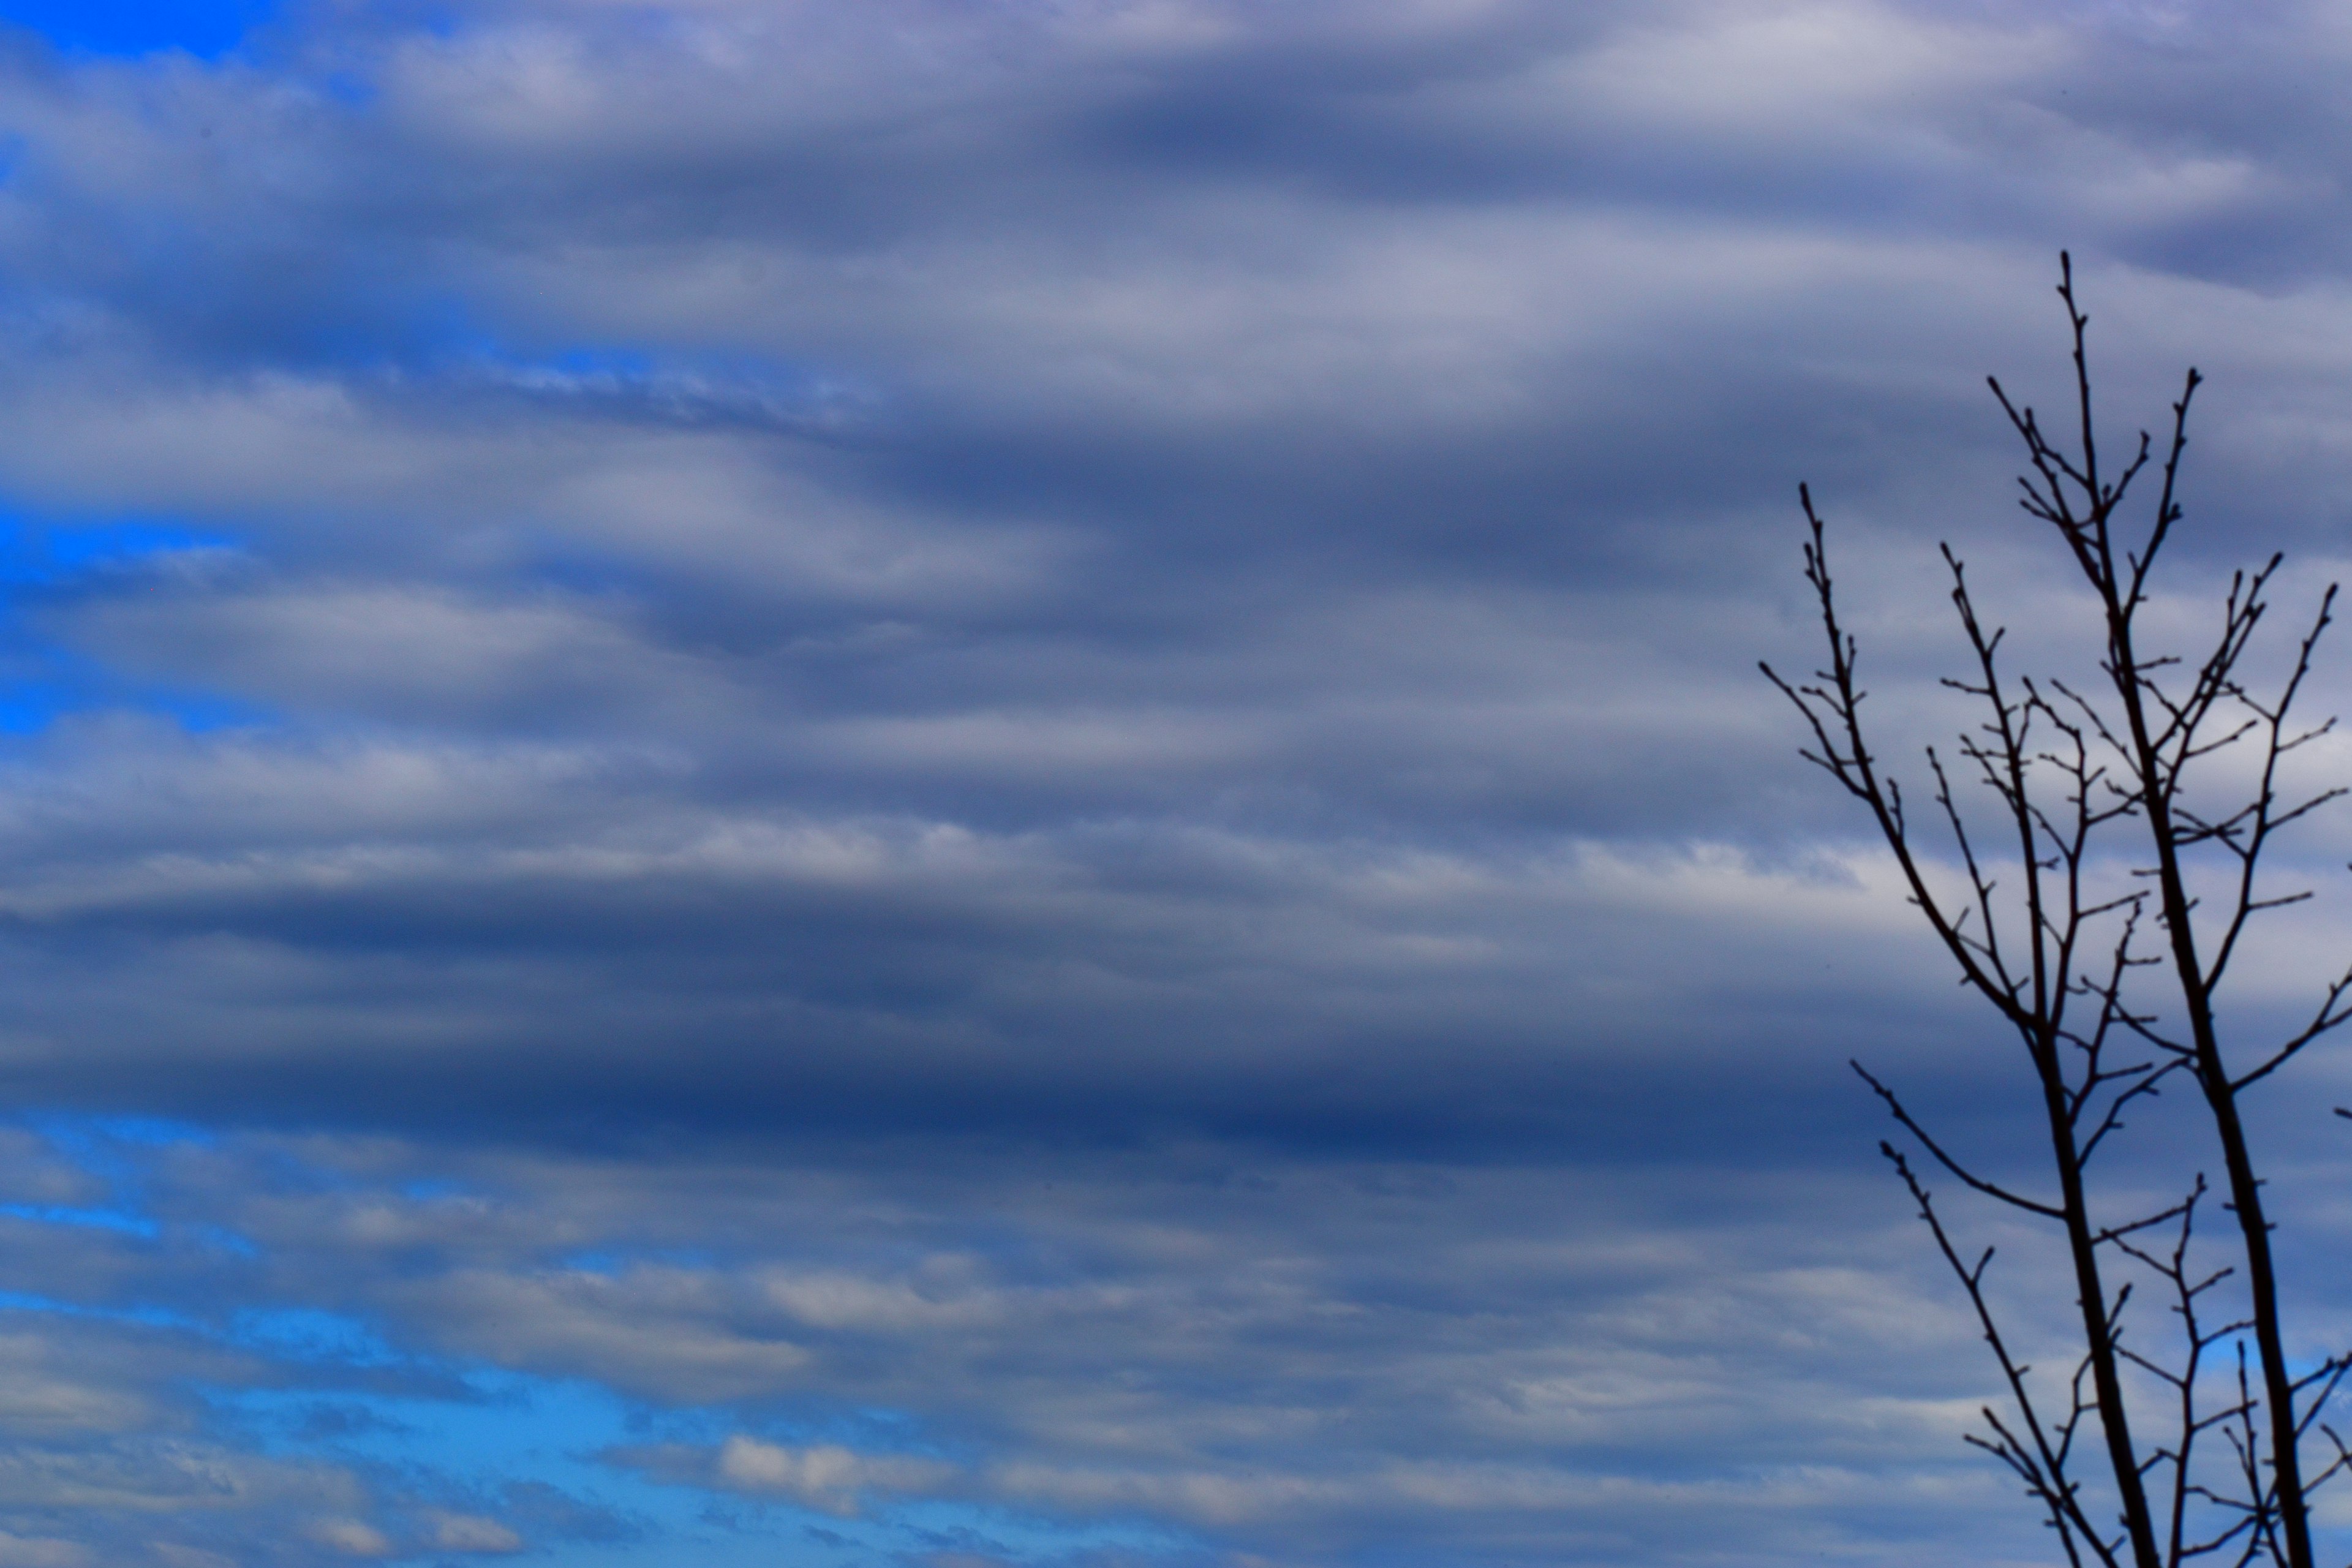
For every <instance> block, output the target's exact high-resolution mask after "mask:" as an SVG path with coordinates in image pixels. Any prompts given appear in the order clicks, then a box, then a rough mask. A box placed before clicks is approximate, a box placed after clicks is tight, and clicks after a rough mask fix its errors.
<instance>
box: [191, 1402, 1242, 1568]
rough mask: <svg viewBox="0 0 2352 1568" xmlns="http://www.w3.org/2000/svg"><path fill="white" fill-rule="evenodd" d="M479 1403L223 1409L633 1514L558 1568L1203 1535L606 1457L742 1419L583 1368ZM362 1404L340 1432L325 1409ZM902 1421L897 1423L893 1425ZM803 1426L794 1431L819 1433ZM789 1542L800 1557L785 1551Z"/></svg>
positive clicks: (365, 1460)
mask: <svg viewBox="0 0 2352 1568" xmlns="http://www.w3.org/2000/svg"><path fill="white" fill-rule="evenodd" d="M466 1382H467V1385H468V1386H469V1387H470V1388H471V1389H472V1390H473V1392H474V1393H475V1394H477V1395H478V1397H477V1398H475V1399H471V1400H450V1399H433V1398H424V1397H417V1396H413V1395H407V1394H398V1395H386V1394H345V1393H341V1392H338V1393H335V1394H330V1395H322V1394H319V1393H317V1392H315V1391H311V1392H302V1391H291V1390H284V1389H217V1390H214V1391H211V1394H210V1398H211V1399H212V1401H213V1403H214V1405H215V1407H216V1408H218V1409H220V1410H222V1411H223V1412H224V1413H225V1414H226V1415H230V1416H231V1418H232V1419H233V1420H235V1421H236V1423H237V1424H238V1425H239V1426H242V1427H243V1428H244V1429H245V1430H246V1432H247V1435H248V1436H249V1437H250V1438H252V1439H253V1440H255V1441H257V1443H258V1444H259V1445H260V1446H261V1447H263V1449H264V1450H265V1451H266V1452H270V1453H273V1454H278V1455H281V1456H286V1457H295V1456H310V1457H317V1456H320V1455H326V1456H331V1457H334V1458H342V1459H345V1460H348V1461H352V1462H358V1463H362V1464H372V1465H375V1466H381V1467H383V1468H388V1469H392V1470H395V1471H397V1472H399V1473H401V1474H402V1475H404V1476H405V1477H409V1478H411V1479H415V1478H417V1477H419V1476H420V1475H426V1476H438V1477H443V1478H446V1479H447V1480H448V1482H449V1484H450V1486H451V1487H452V1489H453V1491H454V1492H456V1493H457V1494H459V1495H460V1496H461V1497H470V1498H472V1499H475V1500H479V1501H478V1503H477V1506H483V1505H486V1504H488V1502H489V1500H494V1499H495V1498H496V1496H497V1494H498V1493H499V1490H500V1489H502V1488H504V1487H507V1486H512V1485H519V1484H537V1485H541V1486H546V1487H551V1488H553V1489H555V1490H556V1491H558V1492H560V1493H562V1494H563V1495H564V1496H566V1497H568V1498H571V1499H572V1500H574V1501H575V1502H579V1503H584V1504H586V1505H588V1506H590V1507H592V1508H594V1509H597V1510H602V1511H603V1512H605V1513H607V1514H609V1515H612V1516H614V1517H615V1518H617V1519H619V1520H622V1521H627V1522H629V1523H630V1524H632V1525H634V1526H635V1529H634V1530H633V1531H629V1532H628V1534H627V1536H626V1538H615V1539H612V1540H601V1541H572V1542H543V1543H542V1542H534V1543H533V1544H534V1545H535V1546H537V1547H538V1551H537V1552H535V1554H534V1558H533V1560H534V1561H539V1562H546V1563H555V1564H560V1565H561V1568H655V1565H656V1564H660V1565H667V1564H674V1563H685V1562H690V1563H695V1564H697V1565H698V1568H774V1565H775V1564H776V1563H779V1562H790V1563H793V1565H794V1568H833V1565H834V1564H836V1563H838V1564H844V1565H846V1564H850V1563H858V1564H867V1563H872V1562H873V1561H875V1559H876V1558H877V1557H886V1558H897V1557H900V1556H903V1555H906V1554H908V1553H910V1552H919V1551H920V1550H923V1549H924V1548H925V1547H926V1546H927V1544H929V1543H932V1542H937V1541H938V1540H940V1539H942V1538H946V1539H957V1540H985V1541H988V1542H995V1543H997V1545H998V1548H999V1549H1000V1550H1001V1551H1003V1552H1008V1553H1010V1554H1011V1555H1012V1556H1013V1559H1014V1560H1015V1561H1020V1562H1036V1563H1050V1562H1053V1561H1055V1560H1057V1559H1061V1558H1066V1557H1071V1556H1076V1555H1077V1554H1080V1553H1083V1552H1089V1551H1094V1552H1100V1551H1106V1550H1119V1549H1124V1550H1125V1551H1128V1552H1139V1553H1149V1554H1154V1555H1158V1554H1162V1553H1167V1554H1175V1555H1183V1554H1188V1553H1189V1552H1192V1550H1194V1549H1195V1548H1194V1546H1193V1543H1192V1542H1187V1541H1185V1540H1183V1539H1182V1538H1181V1537H1178V1536H1175V1535H1173V1534H1171V1532H1169V1531H1164V1530H1160V1529H1157V1528H1154V1527H1151V1526H1148V1525H1136V1524H1116V1523H1115V1524H1094V1523H1087V1524H1071V1525H1066V1524H1059V1523H1055V1522H1053V1521H1042V1520H1033V1519H1024V1518H1021V1517H1017V1516H1014V1515H1012V1514H1010V1513H1007V1512H1006V1511H1004V1510H996V1509H990V1508H983V1507H978V1506H975V1505H971V1504H966V1503H958V1502H920V1503H912V1504H902V1505H893V1506H887V1507H881V1508H877V1509H876V1510H872V1511H871V1512H869V1513H866V1514H865V1515H862V1516H859V1517H855V1518H847V1519H845V1518H841V1517H839V1516H837V1515H835V1514H831V1513H824V1512H818V1511H815V1510H808V1509H804V1508H801V1507H798V1506H796V1505H794V1504H793V1503H790V1502H788V1501H783V1500H764V1499H758V1498H750V1497H743V1496H740V1495H738V1494H735V1493H732V1492H724V1491H717V1490H713V1489H708V1488H704V1487H698V1486H695V1485H692V1484H689V1483H687V1482H682V1481H671V1480H664V1479H656V1478H655V1477H653V1476H649V1475H646V1474H645V1473H643V1472H641V1471H638V1470H636V1469H635V1468H630V1467H628V1466H626V1465H624V1464H618V1463H615V1462H614V1460H613V1459H612V1458H610V1457H609V1456H610V1455H611V1454H612V1453H613V1452H614V1450H625V1449H629V1448H638V1447H650V1446H654V1445H661V1444H686V1445H692V1446H697V1447H712V1446H715V1445H717V1444H718V1443H719V1442H722V1441H723V1440H724V1439H725V1438H726V1437H727V1436H728V1435H729V1434H730V1433H731V1432H734V1431H737V1430H740V1426H738V1425H737V1424H736V1423H734V1422H733V1421H731V1420H730V1419H729V1418H727V1417H726V1416H724V1415H721V1414H719V1413H718V1412H714V1411H709V1410H685V1411H659V1410H653V1409H649V1408H647V1407H646V1406H643V1405H637V1404H635V1403H633V1402H631V1401H629V1400H626V1399H624V1398H622V1397H621V1396H619V1395H618V1394H614V1393H613V1392H612V1391H611V1390H609V1389H606V1388H604V1387H602V1386H600V1385H597V1384H591V1383H586V1382H581V1381H576V1380H562V1379H551V1378H540V1377H532V1376H528V1375H525V1374H521V1373H511V1372H503V1371H488V1370H485V1371H478V1372H474V1373H467V1377H466ZM329 1406H331V1407H334V1408H335V1409H336V1410H338V1411H339V1412H341V1411H348V1410H352V1409H356V1410H357V1411H358V1412H359V1413H360V1414H361V1415H362V1419H360V1420H358V1421H352V1420H350V1419H349V1418H348V1416H346V1417H345V1418H344V1419H342V1420H341V1422H340V1423H339V1425H340V1426H341V1427H342V1428H343V1430H342V1431H341V1433H340V1434H339V1435H338V1436H336V1437H335V1438H333V1439H331V1440H322V1439H320V1437H319V1436H317V1431H318V1428H319V1426H320V1424H319V1423H317V1422H315V1421H314V1420H313V1419H312V1416H313V1415H314V1414H315V1413H316V1412H318V1411H320V1410H321V1409H322V1408H325V1407H329ZM894 1424H895V1423H894ZM808 1436H809V1434H805V1433H799V1434H792V1435H787V1436H784V1438H783V1439H782V1440H785V1441H796V1440H807V1437H808ZM786 1553H788V1555H786Z"/></svg>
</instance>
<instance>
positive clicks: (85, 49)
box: [0, 0, 278, 59]
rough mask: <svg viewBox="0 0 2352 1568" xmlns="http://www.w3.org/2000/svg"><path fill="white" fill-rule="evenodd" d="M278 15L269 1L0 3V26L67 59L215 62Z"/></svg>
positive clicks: (32, 0) (61, 0)
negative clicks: (155, 57) (173, 53)
mask: <svg viewBox="0 0 2352 1568" xmlns="http://www.w3.org/2000/svg"><path fill="white" fill-rule="evenodd" d="M277 11H278V6H277V5H275V4H274V3H273V0H0V21H5V22H8V23H10V24H13V25H14V26H18V27H24V28H27V29H29V30H30V31H33V32H36V33H38V34H40V35H41V36H42V37H45V38H47V39H48V40H49V42H51V43H52V44H54V45H56V46H57V47H58V48H60V49H63V50H65V51H67V52H68V53H69V54H80V55H110V56H122V57H131V58H136V57H139V56H142V55H152V54H156V53H159V52H161V51H163V50H167V49H169V50H177V51H179V52H181V53H183V54H190V55H194V56H196V57H197V58H201V59H216V58H219V57H220V56H222V55H225V54H226V53H228V52H229V51H230V50H231V49H234V48H236V47H237V45H238V44H240V43H242V42H244V41H245V38H246V36H247V34H248V33H250V32H251V31H252V30H253V28H255V27H256V26H259V25H260V24H262V23H263V22H266V21H268V20H269V19H270V18H271V17H272V16H274V15H276V13H277Z"/></svg>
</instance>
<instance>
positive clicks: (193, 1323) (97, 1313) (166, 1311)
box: [0, 1290, 208, 1334]
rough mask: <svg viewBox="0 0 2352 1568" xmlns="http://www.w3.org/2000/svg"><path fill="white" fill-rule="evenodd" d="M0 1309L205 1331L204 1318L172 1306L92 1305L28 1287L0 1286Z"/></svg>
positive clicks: (141, 1326)
mask: <svg viewBox="0 0 2352 1568" xmlns="http://www.w3.org/2000/svg"><path fill="white" fill-rule="evenodd" d="M0 1312H53V1313H55V1314H57V1315H58V1317H61V1318H89V1319H91V1320H93V1321H98V1322H104V1323H133V1324H136V1325H137V1326H139V1327H140V1328H142V1329H176V1330H180V1331H184V1332H187V1333H197V1334H201V1333H206V1332H208V1330H207V1329H206V1328H205V1325H204V1323H203V1322H201V1321H198V1320H197V1319H195V1318H193V1317H191V1316H189V1315H188V1314H187V1313H185V1312H180V1311H174V1310H173V1309H171V1308H169V1307H159V1306H155V1305H152V1304H145V1305H139V1306H131V1307H92V1306H89V1305H88V1304H86V1303H84V1302H80V1301H61V1300H58V1299H57V1298H56V1297H54V1296H37V1295H34V1294H32V1293H31V1292H29V1291H25V1290H0Z"/></svg>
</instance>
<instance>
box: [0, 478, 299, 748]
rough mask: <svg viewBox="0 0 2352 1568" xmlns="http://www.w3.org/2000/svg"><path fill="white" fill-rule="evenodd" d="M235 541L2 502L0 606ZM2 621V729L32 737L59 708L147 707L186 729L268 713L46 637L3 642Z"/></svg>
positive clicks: (2, 622)
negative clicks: (111, 663) (42, 513)
mask: <svg viewBox="0 0 2352 1568" xmlns="http://www.w3.org/2000/svg"><path fill="white" fill-rule="evenodd" d="M238 548H240V545H239V543H238V542H237V541H236V539H235V538H233V537H231V536H229V535H227V534H225V533H221V532H219V531H214V530H208V529H204V528H199V527H196V526H194V525H192V524H189V523H187V522H184V521H178V520H175V519H168V518H152V517H137V516H129V517H99V518H75V519H51V518H40V517H35V516H29V515H27V514H26V513H25V512H23V511H21V510H0V608H14V607H15V605H16V604H20V603H22V602H23V601H24V600H25V599H26V597H27V596H32V595H42V596H47V595H73V594H77V593H81V592H88V591H94V590H100V589H101V588H102V584H105V582H106V581H107V580H108V579H109V578H110V577H116V576H119V575H120V574H124V573H128V572H134V571H138V570H141V569H142V568H152V567H153V566H155V565H156V564H157V563H160V562H162V561H164V560H167V559H169V558H172V557H175V556H189V555H197V554H204V553H208V552H228V551H235V550H236V549H238ZM12 601H14V602H15V603H12ZM9 623H10V617H7V616H5V615H0V668H5V675H0V734H10V735H37V734H39V733H41V732H43V731H47V729H49V728H50V727H51V726H52V725H54V724H55V723H56V722H57V721H58V720H59V719H61V718H64V717H66V716H67V715H69V714H72V713H77V712H86V711H89V710H100V709H105V710H132V711H137V712H144V713H149V714H152V715H154V716H156V717H159V718H163V719H168V720H170V721H173V722H174V723H176V724H178V725H179V726H180V728H181V729H182V730H183V731H186V732H188V733H190V734H203V733H206V732H208V731H218V730H224V729H232V728H237V727H242V726H253V725H258V724H264V723H268V722H269V721H270V720H271V717H272V715H271V714H270V713H269V712H268V710H265V709H263V708H262V707H260V706H259V705H257V704H255V703H252V702H248V701H243V700H238V699H236V698H233V697H230V696H227V695H226V694H223V693H219V692H211V691H203V690H193V689H186V688H183V687H177V686H171V685H163V684H158V683H154V682H133V681H129V680H127V679H124V678H123V677H121V675H120V674H119V673H117V672H115V671H113V670H110V669H108V668H105V667H104V666H102V665H100V664H99V663H97V662H95V661H93V660H91V659H89V658H86V657H83V656H80V655H78V654H76V653H74V652H73V651H71V650H70V649H68V648H65V647H59V646H58V645H56V644H54V643H42V642H37V641H34V640H31V639H30V638H29V637H24V636H22V635H19V636H18V637H16V638H15V639H13V641H14V646H11V640H12V639H11V638H10V637H8V636H7V634H8V632H9V631H10V630H11V629H12V627H11V626H10V624H9Z"/></svg>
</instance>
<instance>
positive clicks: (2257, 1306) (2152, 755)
mask: <svg viewBox="0 0 2352 1568" xmlns="http://www.w3.org/2000/svg"><path fill="white" fill-rule="evenodd" d="M2113 582H2114V579H2113V577H2112V576H2111V577H2110V578H2109V584H2112V583H2113ZM2106 600H2107V624H2108V629H2109V635H2108V651H2109V657H2110V658H2112V659H2113V661H2114V666H2115V668H2114V672H2113V673H2114V676H2115V682H2116V691H2117V693H2118V694H2119V695H2120V696H2121V697H2122V699H2123V703H2124V714H2125V718H2126V722H2128V723H2129V725H2130V726H2131V737H2132V746H2133V751H2134V757H2133V761H2134V763H2135V764H2136V766H2137V770H2138V773H2139V784H2140V789H2141V792H2142V795H2143V804H2144V805H2145V808H2146V810H2147V828H2148V835H2149V837H2151V838H2153V839H2154V840H2155V843H2156V855H2157V886H2158V897H2159V899H2160V900H2161V902H2162V907H2163V910H2164V925H2165V931H2166V934H2167V936H2168V939H2169V942H2170V946H2171V952H2172V965H2173V969H2174V972H2175V973H2176V975H2177V976H2178V978H2179V984H2180V996H2181V1003H2182V1005H2183V1007H2184V1008H2185V1009H2186V1010H2187V1012H2188V1015H2189V1031H2190V1040H2191V1043H2192V1045H2193V1046H2194V1047H2195V1049H2196V1068H2197V1083H2198V1087H2199V1088H2200V1089H2203V1090H2204V1094H2205V1103H2206V1105H2207V1106H2208V1107H2209V1108H2210V1110H2211V1111H2212V1114H2213V1130H2214V1132H2215V1133H2216V1135H2217V1136H2218V1137H2219V1139H2220V1141H2221V1159H2222V1163H2223V1164H2224V1165H2225V1166H2226V1168H2227V1169H2228V1172H2229V1177H2230V1206H2231V1209H2232V1210H2233V1211H2235V1213H2236V1214H2237V1216H2238V1229H2239V1232H2240V1234H2241V1235H2242V1237H2244V1243H2245V1256H2246V1286H2247V1289H2248V1291H2249V1292H2250V1293H2251V1294H2252V1298H2253V1319H2254V1343H2255V1346H2256V1349H2257V1351H2258V1352H2259V1353H2260V1355H2261V1358H2262V1363H2263V1404H2264V1405H2265V1406H2267V1414H2268V1415H2269V1418H2270V1429H2271V1465H2272V1468H2273V1474H2274V1476H2275V1477H2276V1480H2277V1490H2278V1513H2279V1531H2280V1533H2281V1534H2282V1535H2283V1536H2284V1538H2285V1545H2286V1556H2287V1568H2315V1558H2314V1557H2313V1555H2312V1551H2311V1520H2310V1516H2309V1513H2308V1511H2307V1510H2306V1509H2305V1505H2304V1495H2303V1464H2302V1456H2301V1454H2300V1452H2299V1451H2298V1450H2299V1447H2300V1445H2299V1443H2298V1441H2297V1436H2296V1433H2295V1422H2294V1373H2292V1372H2291V1371H2290V1370H2289V1369H2288V1367H2287V1364H2286V1347H2285V1344H2284V1342H2283V1341H2282V1339H2281V1337H2280V1334H2279V1309H2278V1274H2277V1270H2276V1268H2274V1267H2273V1263H2272V1259H2271V1235H2270V1223H2269V1221H2268V1220H2267V1219H2266V1218H2265V1217H2264V1215H2263V1191H2262V1187H2263V1184H2262V1182H2261V1180H2260V1179H2259V1178H2257V1177H2256V1176H2255V1174H2254V1163H2253V1159H2252V1155H2251V1154H2250V1153H2249V1152H2247V1149H2246V1131H2245V1123H2244V1122H2243V1121H2241V1120H2240V1118H2239V1116H2238V1094H2237V1090H2236V1089H2235V1088H2233V1087H2232V1086H2231V1081H2230V1074H2229V1069H2228V1068H2227V1066H2226V1065H2225V1064H2224V1063H2223V1061H2222V1059H2221V1040H2220V1037H2219V1036H2218V1035H2217V1033H2216V1031H2215V1029H2214V1026H2213V999H2212V996H2211V994H2210V993H2209V992H2208V991H2207V989H2206V986H2205V972H2204V968H2203V965H2202V962H2201V961H2200V959H2199V957H2198V954H2197V933H2196V931H2194V930H2193V929H2192V928H2191V927H2190V925H2189V889H2188V885H2187V880H2186V879H2184V878H2183V877H2182V875H2181V870H2180V847H2179V837H2178V830H2177V828H2176V827H2175V826H2174V821H2173V816H2172V812H2171V806H2170V803H2169V801H2168V798H2167V796H2166V795H2165V793H2164V791H2163V788H2162V787H2161V786H2162V784H2163V770H2162V766H2161V763H2159V761H2158V757H2157V754H2156V748H2155V746H2154V744H2153V742H2151V740H2150V737H2149V731H2148V723H2147V707H2146V704H2145V703H2144V702H2143V701H2142V700H2141V692H2140V688H2139V667H2138V665H2137V663H2136V662H2135V656H2134V654H2133V651H2132V640H2131V623H2130V618H2129V615H2128V612H2127V611H2126V608H2125V606H2124V605H2123V604H2122V603H2121V602H2120V601H2119V600H2118V599H2117V597H2116V592H2115V589H2114V588H2113V587H2112V586H2109V587H2108V588H2107V589H2106Z"/></svg>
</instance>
